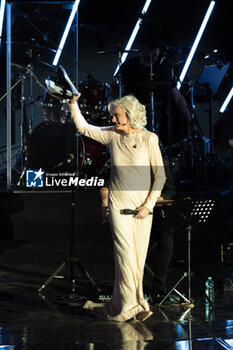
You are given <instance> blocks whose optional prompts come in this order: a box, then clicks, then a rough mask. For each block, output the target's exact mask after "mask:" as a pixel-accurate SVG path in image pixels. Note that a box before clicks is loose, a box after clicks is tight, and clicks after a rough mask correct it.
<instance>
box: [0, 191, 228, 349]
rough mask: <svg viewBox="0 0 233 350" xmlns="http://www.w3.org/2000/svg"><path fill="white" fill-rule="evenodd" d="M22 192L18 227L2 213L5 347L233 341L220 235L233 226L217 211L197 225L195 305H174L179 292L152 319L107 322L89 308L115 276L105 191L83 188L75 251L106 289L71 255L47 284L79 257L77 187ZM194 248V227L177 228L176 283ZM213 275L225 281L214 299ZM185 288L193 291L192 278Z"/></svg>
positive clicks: (1, 342)
mask: <svg viewBox="0 0 233 350" xmlns="http://www.w3.org/2000/svg"><path fill="white" fill-rule="evenodd" d="M19 197H20V198H18V199H17V200H18V202H17V203H16V207H17V208H18V210H16V209H15V210H14V213H13V214H12V215H11V216H10V217H9V218H8V219H9V220H10V221H11V224H13V228H12V226H11V224H10V221H9V220H5V222H3V221H2V223H3V224H2V226H1V237H3V239H1V245H0V247H1V255H0V262H1V264H0V282H1V287H0V326H1V328H0V349H4V350H5V349H7V350H17V349H20V350H21V349H22V350H31V349H33V350H34V349H35V350H37V349H38V350H39V349H40V350H47V349H49V350H51V349H54V350H55V349H56V350H63V349H65V350H75V349H77V350H79V349H82V350H83V349H85V350H86V349H98V350H99V349H100V350H105V349H116V350H120V349H130V350H131V349H133V350H139V349H177V350H184V349H214V350H215V349H232V348H233V307H232V305H233V287H232V285H231V283H232V276H233V264H231V261H230V260H231V257H230V255H229V256H228V260H229V261H228V264H227V263H226V262H225V263H223V262H221V257H222V256H221V244H219V242H220V241H221V239H220V236H221V235H222V234H224V232H223V231H219V232H215V231H214V230H213V227H214V226H216V227H218V226H217V225H216V221H213V222H212V223H209V225H207V226H205V227H204V228H203V227H202V228H201V227H200V228H199V229H196V230H194V232H193V240H192V271H193V276H192V290H191V292H192V298H194V307H192V308H191V307H189V305H183V304H182V305H181V304H180V303H177V302H176V304H175V305H174V303H175V301H174V299H172V298H173V297H172V298H170V301H172V302H173V305H171V304H170V303H169V305H166V304H165V303H164V304H163V305H162V306H161V307H157V306H152V310H153V312H154V314H153V315H152V317H150V318H149V319H148V320H146V321H145V322H143V323H142V322H139V321H129V322H124V323H117V322H107V321H102V320H98V319H94V318H92V317H90V316H88V314H87V313H86V312H85V310H84V309H83V308H82V306H83V304H84V302H85V301H86V300H87V299H88V300H89V299H91V300H96V298H98V297H100V295H104V297H105V298H107V296H108V295H110V294H111V287H112V282H113V278H114V266H113V256H112V243H111V237H110V232H109V227H108V225H106V224H104V225H101V224H100V222H101V219H100V210H99V205H100V200H99V196H98V193H96V192H94V193H91V192H90V193H82V194H78V195H77V196H76V201H75V220H74V227H75V229H74V249H73V255H74V256H76V257H78V258H79V262H80V263H81V266H84V267H85V269H86V270H87V271H88V272H89V273H90V275H91V277H92V278H93V279H94V281H95V282H96V283H97V284H98V286H99V287H100V289H101V292H100V293H99V294H98V293H97V294H96V288H94V287H93V286H92V285H91V283H90V280H89V279H88V278H86V277H85V276H84V274H83V273H82V272H81V270H79V269H78V268H76V265H73V264H72V263H71V264H70V263H67V264H66V266H65V267H64V269H62V270H61V271H60V272H59V274H58V275H59V276H60V278H54V279H52V280H51V281H50V282H49V284H48V285H47V286H46V287H45V288H44V289H43V290H42V292H41V293H38V289H39V288H40V287H41V286H42V285H43V283H44V281H45V280H46V279H47V277H48V276H50V275H51V273H52V272H54V270H55V269H56V268H57V267H59V266H60V265H61V263H62V262H63V261H65V262H66V258H67V257H70V252H71V246H70V243H71V238H72V237H71V235H70V227H71V221H70V219H71V212H70V193H63V194H59V193H58V194H37V193H32V194H29V193H27V194H20V195H19ZM216 215H217V214H216V213H215V216H216ZM220 218H221V215H217V218H216V220H217V221H220V223H221V225H222V221H221V220H220ZM3 225H5V226H4V227H3ZM218 229H219V228H218ZM198 230H200V232H199V234H198ZM219 230H220V229H219ZM203 232H205V237H203V235H204V234H203ZM207 238H208V239H207ZM213 241H216V242H217V243H216V245H215V244H213ZM152 243H153V242H152ZM185 251H186V240H185V234H184V232H183V231H182V230H181V231H177V232H176V233H175V249H174V257H173V261H172V264H171V267H170V269H169V276H168V287H172V286H173V285H174V283H175V282H176V281H177V280H178V279H179V278H180V277H181V276H182V275H183V273H184V271H186V270H187V269H186V267H187V261H186V259H185ZM153 254H154V253H153V251H152V253H151V254H150V256H149V257H148V261H147V263H148V265H149V266H150V267H151V268H153ZM71 267H74V270H73V271H72V270H71ZM70 274H71V275H72V277H73V279H74V281H73V283H71V280H70ZM209 275H210V276H212V277H213V279H214V281H215V302H214V305H213V308H210V307H209V306H208V304H206V302H205V295H204V284H205V280H206V278H207V277H208V276H209ZM151 283H152V276H151V274H150V273H149V272H148V271H145V293H146V294H147V295H149V294H150V287H151ZM177 289H178V290H179V291H180V292H182V293H185V295H186V296H187V280H186V279H184V280H183V281H182V283H181V284H180V285H179V286H178V287H177ZM173 295H175V293H173ZM176 296H177V295H176Z"/></svg>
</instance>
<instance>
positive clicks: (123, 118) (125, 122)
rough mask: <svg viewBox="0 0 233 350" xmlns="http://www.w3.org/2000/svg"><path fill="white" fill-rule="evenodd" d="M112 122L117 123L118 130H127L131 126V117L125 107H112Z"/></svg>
mask: <svg viewBox="0 0 233 350" xmlns="http://www.w3.org/2000/svg"><path fill="white" fill-rule="evenodd" d="M110 112H111V115H112V122H113V123H115V127H116V130H123V131H127V130H128V128H129V124H130V123H129V119H128V117H127V115H126V113H125V112H124V111H123V109H122V108H121V107H119V106H112V108H111V111H110Z"/></svg>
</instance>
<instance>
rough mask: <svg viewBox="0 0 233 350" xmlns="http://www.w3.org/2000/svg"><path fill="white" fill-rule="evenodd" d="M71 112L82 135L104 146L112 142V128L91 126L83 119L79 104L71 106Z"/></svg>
mask: <svg viewBox="0 0 233 350" xmlns="http://www.w3.org/2000/svg"><path fill="white" fill-rule="evenodd" d="M70 111H71V118H72V119H73V120H74V123H75V125H76V128H77V130H78V131H79V132H80V133H82V134H83V135H84V136H87V137H90V138H91V139H93V140H95V141H98V142H100V143H102V144H104V145H107V144H108V143H109V142H110V139H111V136H112V127H98V126H95V125H91V124H89V123H88V122H87V121H86V120H85V118H84V117H83V115H82V113H81V111H80V109H79V106H78V104H77V103H74V104H70Z"/></svg>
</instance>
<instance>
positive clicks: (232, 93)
mask: <svg viewBox="0 0 233 350" xmlns="http://www.w3.org/2000/svg"><path fill="white" fill-rule="evenodd" d="M232 96H233V86H232V88H231V90H230V91H229V93H228V95H227V97H226V99H225V101H224V102H223V104H222V107H221V108H220V110H219V112H221V113H224V112H225V110H226V109H227V106H228V104H229V103H230V100H231V98H232Z"/></svg>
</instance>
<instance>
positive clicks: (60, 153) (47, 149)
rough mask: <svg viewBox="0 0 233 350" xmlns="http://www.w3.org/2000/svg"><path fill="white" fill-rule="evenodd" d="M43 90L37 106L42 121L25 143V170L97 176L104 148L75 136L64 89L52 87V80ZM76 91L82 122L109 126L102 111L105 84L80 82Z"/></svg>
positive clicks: (105, 101) (103, 157) (104, 100)
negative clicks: (78, 96) (40, 112)
mask: <svg viewBox="0 0 233 350" xmlns="http://www.w3.org/2000/svg"><path fill="white" fill-rule="evenodd" d="M51 85H52V86H53V89H51ZM46 86H47V88H46V91H45V93H44V96H43V98H42V100H41V103H40V106H41V109H42V110H43V121H42V122H41V123H40V124H39V125H37V126H36V128H35V129H34V130H33V131H32V133H31V134H30V135H29V138H28V142H27V162H28V167H29V168H31V169H39V168H42V169H43V170H44V171H47V172H48V171H49V172H51V171H53V172H54V171H56V172H58V171H59V172H61V171H69V172H77V171H78V172H79V173H81V174H82V175H84V174H86V175H88V176H97V175H98V174H99V172H100V171H101V170H102V168H103V167H104V164H105V162H106V161H107V152H106V150H105V147H104V146H103V145H101V144H99V143H98V142H96V141H94V140H92V139H90V138H87V137H85V136H83V135H78V134H77V130H76V127H75V125H74V123H73V121H72V120H71V118H70V111H69V107H68V105H67V102H68V99H69V98H70V97H71V96H72V94H71V95H70V96H69V94H67V93H66V94H65V96H64V91H63V90H64V86H62V84H61V85H59V82H58V83H57V82H56V85H55V84H54V82H53V80H51V79H47V80H46ZM59 89H60V92H59ZM79 91H80V92H81V97H80V107H81V109H82V113H83V115H84V117H85V119H86V120H87V121H88V122H89V123H91V124H93V125H98V126H104V125H109V119H108V115H107V112H106V107H105V106H106V103H107V98H108V91H109V86H108V84H106V83H101V82H98V81H95V80H90V79H88V80H87V81H83V82H81V84H80V85H79ZM77 153H78V154H77Z"/></svg>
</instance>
